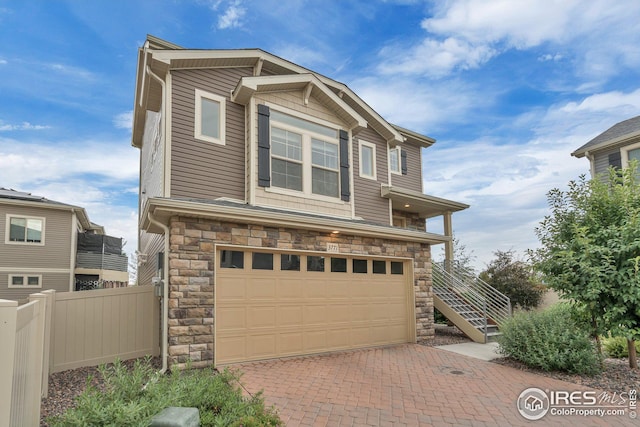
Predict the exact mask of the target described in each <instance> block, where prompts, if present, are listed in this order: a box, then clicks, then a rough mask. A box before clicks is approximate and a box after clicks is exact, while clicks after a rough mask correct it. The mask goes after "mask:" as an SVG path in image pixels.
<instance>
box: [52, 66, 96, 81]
mask: <svg viewBox="0 0 640 427" xmlns="http://www.w3.org/2000/svg"><path fill="white" fill-rule="evenodd" d="M44 66H45V67H46V68H48V69H50V70H52V71H54V72H56V73H58V74H62V75H64V76H67V77H68V78H73V79H82V80H94V79H95V76H94V74H93V73H92V72H91V71H89V70H85V69H84V68H80V67H74V66H73V65H65V64H59V63H51V64H44Z"/></svg>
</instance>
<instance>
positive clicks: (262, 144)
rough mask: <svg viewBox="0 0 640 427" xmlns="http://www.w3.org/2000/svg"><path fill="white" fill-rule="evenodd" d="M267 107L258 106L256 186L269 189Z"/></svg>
mask: <svg viewBox="0 0 640 427" xmlns="http://www.w3.org/2000/svg"><path fill="white" fill-rule="evenodd" d="M270 149H271V138H270V136H269V107H267V106H266V105H262V104H258V185H259V186H260V187H271V156H270V154H269V150H270Z"/></svg>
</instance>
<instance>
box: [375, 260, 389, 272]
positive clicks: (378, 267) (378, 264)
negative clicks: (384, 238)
mask: <svg viewBox="0 0 640 427" xmlns="http://www.w3.org/2000/svg"><path fill="white" fill-rule="evenodd" d="M373 274H387V262H386V261H380V260H373Z"/></svg>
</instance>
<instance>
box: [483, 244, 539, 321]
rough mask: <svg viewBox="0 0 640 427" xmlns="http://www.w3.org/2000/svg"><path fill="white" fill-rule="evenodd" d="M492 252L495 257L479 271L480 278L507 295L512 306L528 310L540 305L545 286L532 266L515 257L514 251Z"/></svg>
mask: <svg viewBox="0 0 640 427" xmlns="http://www.w3.org/2000/svg"><path fill="white" fill-rule="evenodd" d="M493 254H494V255H495V257H496V258H495V259H494V260H493V261H491V263H489V265H488V266H487V269H486V270H484V271H483V272H482V273H480V279H482V280H484V281H485V282H487V283H488V284H490V285H491V286H493V287H494V288H496V289H497V290H498V291H500V292H502V293H503V294H505V295H506V296H508V297H509V298H510V299H511V305H512V306H513V307H520V308H524V309H526V310H529V309H531V308H535V307H537V306H538V305H540V302H542V297H543V296H544V293H545V291H546V288H545V287H544V286H543V285H542V284H541V283H540V280H538V278H537V277H536V274H535V272H534V270H533V266H532V265H531V264H529V263H526V262H524V261H520V260H517V259H515V253H514V251H495V252H494V253H493Z"/></svg>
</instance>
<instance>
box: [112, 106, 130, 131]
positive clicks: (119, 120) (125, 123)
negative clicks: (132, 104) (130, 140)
mask: <svg viewBox="0 0 640 427" xmlns="http://www.w3.org/2000/svg"><path fill="white" fill-rule="evenodd" d="M113 125H114V126H115V127H116V128H118V129H128V130H131V129H132V127H133V110H130V111H125V112H124V113H120V114H118V115H116V116H115V117H114V118H113Z"/></svg>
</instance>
